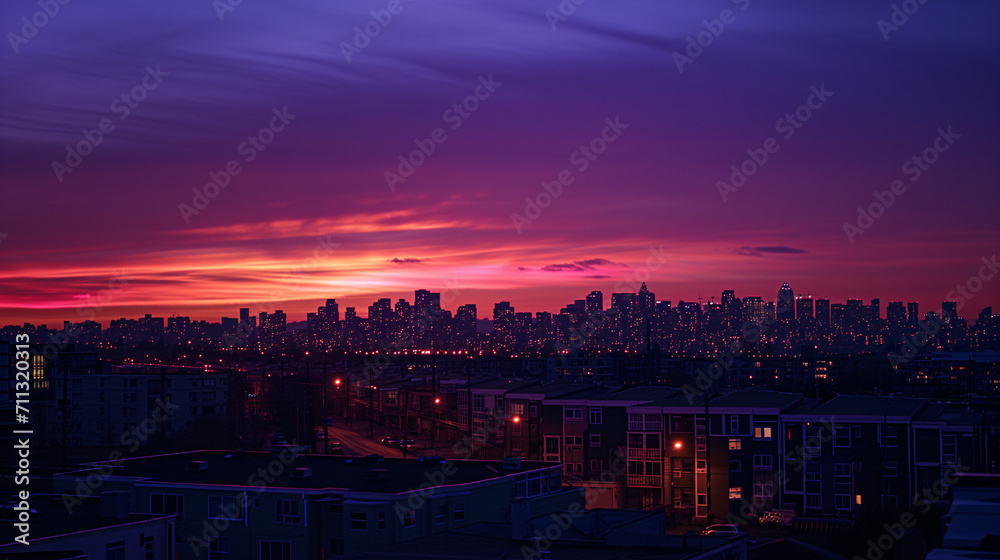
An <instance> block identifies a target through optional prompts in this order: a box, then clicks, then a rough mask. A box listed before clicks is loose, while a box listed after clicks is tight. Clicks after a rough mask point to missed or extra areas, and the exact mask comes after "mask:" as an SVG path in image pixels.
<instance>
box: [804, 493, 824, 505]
mask: <svg viewBox="0 0 1000 560" xmlns="http://www.w3.org/2000/svg"><path fill="white" fill-rule="evenodd" d="M822 507H823V502H821V501H820V499H819V494H806V508H807V509H820V508H822Z"/></svg>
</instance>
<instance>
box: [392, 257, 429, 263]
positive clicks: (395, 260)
mask: <svg viewBox="0 0 1000 560" xmlns="http://www.w3.org/2000/svg"><path fill="white" fill-rule="evenodd" d="M389 262H391V263H395V264H417V263H422V262H424V260H423V259H414V258H405V259H400V258H395V259H392V260H391V261H389Z"/></svg>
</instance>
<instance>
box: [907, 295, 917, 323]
mask: <svg viewBox="0 0 1000 560" xmlns="http://www.w3.org/2000/svg"><path fill="white" fill-rule="evenodd" d="M906 320H907V322H909V323H913V324H914V325H915V324H917V322H918V321H920V306H919V305H917V302H915V301H911V302H910V303H907V304H906Z"/></svg>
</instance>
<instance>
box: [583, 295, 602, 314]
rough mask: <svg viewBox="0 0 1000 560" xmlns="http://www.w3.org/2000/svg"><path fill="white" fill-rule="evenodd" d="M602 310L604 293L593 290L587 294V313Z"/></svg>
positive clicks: (596, 312)
mask: <svg viewBox="0 0 1000 560" xmlns="http://www.w3.org/2000/svg"><path fill="white" fill-rule="evenodd" d="M601 311H604V294H603V293H601V291H600V290H594V291H593V292H590V293H589V294H587V314H588V315H596V314H598V313H600V312H601Z"/></svg>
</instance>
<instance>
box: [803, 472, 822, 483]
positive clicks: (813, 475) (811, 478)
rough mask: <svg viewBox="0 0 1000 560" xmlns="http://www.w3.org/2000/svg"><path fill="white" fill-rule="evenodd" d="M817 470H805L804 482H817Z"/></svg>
mask: <svg viewBox="0 0 1000 560" xmlns="http://www.w3.org/2000/svg"><path fill="white" fill-rule="evenodd" d="M819 481H820V480H819V473H818V472H806V482H819Z"/></svg>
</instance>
